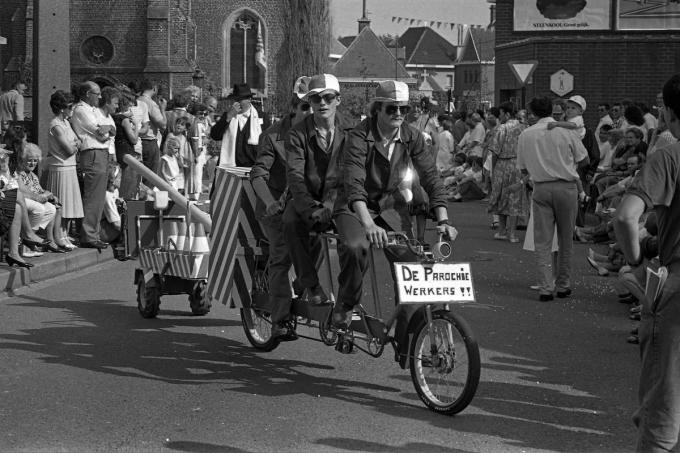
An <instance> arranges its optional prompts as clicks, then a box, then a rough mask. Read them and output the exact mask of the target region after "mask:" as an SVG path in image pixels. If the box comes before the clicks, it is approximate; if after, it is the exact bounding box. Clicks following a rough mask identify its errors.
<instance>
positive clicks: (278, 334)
mask: <svg viewBox="0 0 680 453" xmlns="http://www.w3.org/2000/svg"><path fill="white" fill-rule="evenodd" d="M272 338H276V339H278V340H279V341H294V340H297V339H298V336H297V334H296V333H295V330H293V329H292V328H291V327H290V326H289V325H288V324H287V323H279V322H275V323H274V324H272Z"/></svg>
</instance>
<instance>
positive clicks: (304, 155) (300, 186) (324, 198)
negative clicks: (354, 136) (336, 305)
mask: <svg viewBox="0 0 680 453" xmlns="http://www.w3.org/2000/svg"><path fill="white" fill-rule="evenodd" d="M305 100H307V101H309V103H310V105H311V107H312V108H313V109H314V113H313V114H312V115H309V116H308V117H306V118H305V119H304V120H303V121H301V122H300V123H298V124H296V125H295V126H294V127H293V128H291V130H290V132H289V135H288V141H287V142H286V160H287V164H288V171H287V178H288V188H289V190H290V194H291V197H292V199H291V202H290V203H288V205H287V206H286V210H285V211H284V214H283V229H284V236H285V239H286V243H287V244H288V247H289V250H290V257H291V260H292V261H293V266H294V267H295V274H296V275H297V276H298V281H299V283H300V285H301V286H302V288H304V289H305V293H304V294H303V298H304V299H306V300H308V301H309V302H310V303H311V304H313V305H322V304H326V303H328V296H327V295H326V293H325V292H324V290H323V288H322V287H321V285H320V284H319V277H318V275H317V271H316V267H315V262H316V260H314V259H313V256H314V255H315V253H314V251H313V249H316V248H317V247H318V246H319V244H318V241H316V240H314V242H312V240H311V239H310V237H309V233H310V232H312V231H325V230H327V229H328V228H329V227H330V226H331V221H332V219H331V217H332V213H333V204H334V202H335V198H336V196H337V187H338V184H339V181H340V180H339V168H340V161H341V154H342V149H343V145H344V143H345V136H346V134H347V133H348V132H349V130H351V129H352V127H353V124H351V123H349V122H348V121H347V120H346V119H345V118H344V117H343V116H342V115H341V114H340V113H338V112H337V111H336V110H337V107H338V105H339V104H340V84H339V83H338V79H336V78H335V76H334V75H332V74H318V75H315V76H313V77H312V78H311V79H310V81H309V85H308V92H307V94H306V96H305Z"/></svg>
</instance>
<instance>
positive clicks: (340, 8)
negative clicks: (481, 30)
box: [330, 0, 490, 44]
mask: <svg viewBox="0 0 680 453" xmlns="http://www.w3.org/2000/svg"><path fill="white" fill-rule="evenodd" d="M330 5H331V17H332V21H333V36H334V37H336V38H337V37H338V36H352V35H356V34H357V31H358V23H357V19H359V18H360V17H361V12H362V11H361V10H362V7H363V6H362V0H330ZM366 9H367V10H368V18H369V19H370V20H371V28H372V29H373V31H374V32H375V33H376V34H377V35H378V36H380V35H382V34H391V35H394V34H397V35H401V34H402V33H404V32H405V31H406V29H408V28H409V27H417V26H418V22H417V21H418V20H422V21H427V23H428V25H429V22H431V21H441V22H447V23H456V24H478V25H484V26H486V25H488V24H489V17H490V16H489V3H487V2H486V0H366ZM392 17H403V18H409V19H416V22H414V24H413V25H410V21H404V20H402V21H401V23H397V21H394V22H393V21H392ZM432 29H433V30H434V31H436V32H437V33H439V34H440V35H442V36H443V37H444V38H446V39H447V40H448V41H450V42H451V43H453V44H456V40H457V31H456V29H455V27H454V29H453V30H452V29H451V27H450V26H445V25H444V24H442V26H441V27H439V28H437V26H436V24H435V26H434V27H432Z"/></svg>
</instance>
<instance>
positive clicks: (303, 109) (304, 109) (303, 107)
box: [300, 102, 312, 112]
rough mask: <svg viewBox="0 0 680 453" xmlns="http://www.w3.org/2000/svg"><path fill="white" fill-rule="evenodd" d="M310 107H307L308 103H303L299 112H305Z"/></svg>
mask: <svg viewBox="0 0 680 453" xmlns="http://www.w3.org/2000/svg"><path fill="white" fill-rule="evenodd" d="M311 107H312V106H311V105H309V103H308V102H303V103H302V104H300V110H301V111H303V112H306V111H307V110H309V109H310V108H311Z"/></svg>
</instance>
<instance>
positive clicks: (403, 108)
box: [385, 105, 411, 115]
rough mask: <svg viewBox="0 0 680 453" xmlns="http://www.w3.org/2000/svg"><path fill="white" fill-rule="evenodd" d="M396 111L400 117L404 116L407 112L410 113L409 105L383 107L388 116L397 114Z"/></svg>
mask: <svg viewBox="0 0 680 453" xmlns="http://www.w3.org/2000/svg"><path fill="white" fill-rule="evenodd" d="M397 110H398V111H399V112H401V114H402V115H406V114H407V113H408V112H410V111H411V106H410V105H388V106H386V107H385V113H387V114H388V115H394V114H395V113H397Z"/></svg>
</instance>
